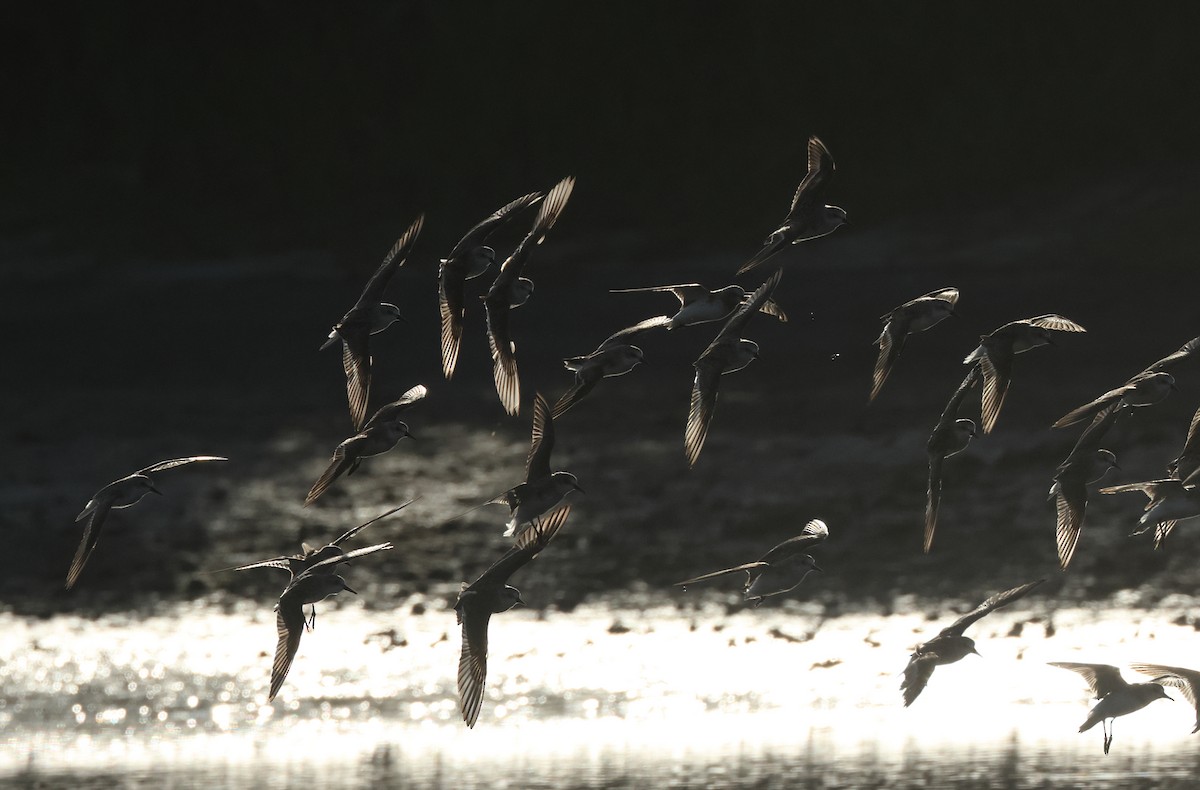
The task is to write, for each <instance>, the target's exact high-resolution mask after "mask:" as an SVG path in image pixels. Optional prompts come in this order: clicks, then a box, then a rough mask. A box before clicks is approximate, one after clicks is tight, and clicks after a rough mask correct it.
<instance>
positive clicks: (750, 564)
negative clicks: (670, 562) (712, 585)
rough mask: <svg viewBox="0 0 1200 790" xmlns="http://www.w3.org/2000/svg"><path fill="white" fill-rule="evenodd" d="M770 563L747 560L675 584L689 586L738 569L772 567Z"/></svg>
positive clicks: (735, 571) (749, 569)
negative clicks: (740, 563)
mask: <svg viewBox="0 0 1200 790" xmlns="http://www.w3.org/2000/svg"><path fill="white" fill-rule="evenodd" d="M770 565H771V563H769V562H762V561H761V560H759V561H757V562H747V563H743V564H742V565H735V566H734V567H732V568H722V569H721V570H719V571H713V572H712V573H706V574H704V575H703V576H693V577H692V578H690V579H684V580H683V581H681V582H675V586H676V587H687V586H688V585H689V584H696V583H697V582H704V581H708V580H709V579H716V578H719V577H721V576H726V575H728V574H730V573H737V572H738V571H752V570H755V569H757V568H767V567H770Z"/></svg>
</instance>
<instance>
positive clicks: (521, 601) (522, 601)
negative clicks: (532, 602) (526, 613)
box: [513, 594, 529, 606]
mask: <svg viewBox="0 0 1200 790" xmlns="http://www.w3.org/2000/svg"><path fill="white" fill-rule="evenodd" d="M513 606H529V604H527V603H525V599H524V598H522V597H521V596H520V595H519V594H518V595H517V602H516V603H515V604H513Z"/></svg>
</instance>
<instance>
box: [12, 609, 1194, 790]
mask: <svg viewBox="0 0 1200 790" xmlns="http://www.w3.org/2000/svg"><path fill="white" fill-rule="evenodd" d="M700 600H703V601H707V602H705V603H692V602H691V601H690V600H689V601H688V604H687V606H686V607H683V608H681V607H680V606H679V605H678V602H677V601H672V600H668V599H667V598H665V597H659V598H657V599H656V598H655V597H654V596H647V597H646V599H645V600H643V601H641V602H640V603H639V604H638V605H636V606H634V605H631V604H629V603H628V602H627V603H625V604H613V605H608V604H590V605H584V606H582V607H579V608H577V609H576V610H575V611H573V612H571V613H570V614H565V613H558V612H546V613H538V612H533V611H520V610H516V611H513V612H510V613H506V614H503V615H499V616H497V617H496V618H495V619H494V620H493V622H492V637H491V647H490V650H491V660H490V666H489V678H488V695H487V701H486V703H485V707H484V711H483V715H482V716H481V718H480V721H479V724H478V725H477V727H476V728H475V729H474V730H468V729H467V728H466V727H465V726H464V725H463V724H462V722H461V720H460V719H459V715H458V710H457V701H456V694H455V688H454V682H455V680H454V678H455V670H456V666H457V658H458V649H459V635H458V631H457V628H456V626H455V623H454V618H453V614H452V613H449V612H447V611H445V610H444V609H442V608H441V605H440V602H437V603H436V604H435V602H433V601H425V600H422V599H419V598H412V599H409V600H408V601H407V602H405V604H404V605H402V606H401V607H399V608H397V609H396V610H395V611H393V612H377V611H368V610H366V609H365V608H364V607H363V606H362V604H361V603H360V602H358V601H354V600H348V601H337V602H327V603H326V604H324V605H322V606H321V608H320V614H319V615H318V620H317V628H316V630H315V631H314V632H312V633H310V634H307V635H306V636H305V637H304V640H303V642H302V643H301V647H300V652H299V655H298V657H297V660H296V663H295V665H294V666H293V668H292V671H291V674H290V675H289V677H288V680H287V683H286V685H285V686H284V689H283V691H282V692H281V694H280V696H279V698H278V699H277V700H276V701H275V702H274V703H273V704H271V703H268V702H267V701H266V690H267V681H268V675H269V670H270V654H271V652H272V651H273V650H274V642H275V634H274V621H273V619H272V617H271V613H270V611H269V610H268V609H266V608H265V607H253V606H251V605H250V604H247V605H246V606H245V607H244V608H242V607H239V608H234V609H232V610H230V608H229V607H223V606H218V605H215V604H214V603H212V602H200V603H194V604H187V605H174V606H171V607H168V608H165V609H163V610H162V611H161V612H159V613H157V614H154V615H151V616H144V617H134V616H131V615H113V616H106V617H102V618H100V619H97V620H87V619H82V618H74V617H66V616H58V617H53V618H49V619H32V618H22V617H17V616H13V615H5V616H3V617H0V661H2V669H0V681H2V684H3V685H2V689H3V698H4V700H5V702H4V704H3V707H2V708H0V724H2V725H3V727H4V740H5V745H4V748H3V750H0V779H2V780H3V781H5V782H22V781H23V782H26V783H28V784H29V785H30V786H38V787H79V786H126V787H143V786H145V787H160V786H161V787H198V786H204V787H214V786H249V785H255V786H261V787H289V786H299V785H302V784H306V783H320V784H322V785H327V786H334V787H340V786H350V787H359V786H361V787H366V786H380V785H385V786H386V785H395V786H400V785H403V786H406V787H456V788H462V787H760V786H779V785H782V784H786V785H789V786H793V785H794V786H804V787H863V786H887V787H907V786H913V787H916V786H948V787H1043V786H1045V787H1071V786H1079V787H1084V786H1095V785H1096V784H1098V783H1101V782H1103V783H1104V785H1105V786H1108V787H1125V786H1129V787H1134V786H1137V787H1147V786H1152V787H1169V786H1187V784H1188V783H1190V782H1191V781H1192V777H1193V776H1194V775H1195V774H1196V772H1197V769H1200V751H1197V743H1198V742H1197V740H1196V737H1195V736H1192V735H1190V734H1189V733H1190V730H1191V728H1192V724H1193V722H1194V711H1193V709H1192V708H1191V706H1190V705H1188V704H1187V702H1186V701H1183V702H1176V703H1167V702H1157V703H1154V704H1153V705H1151V706H1150V707H1148V708H1147V709H1145V710H1143V711H1140V712H1138V713H1135V714H1132V715H1130V716H1127V717H1124V718H1122V719H1120V720H1119V721H1118V722H1117V724H1116V738H1115V741H1114V745H1113V751H1112V754H1111V755H1109V756H1108V757H1105V756H1104V755H1103V754H1102V751H1101V743H1100V741H1101V735H1100V732H1099V730H1098V729H1097V730H1094V731H1089V732H1087V733H1084V734H1077V733H1076V729H1077V727H1078V725H1079V723H1080V722H1081V721H1082V720H1083V718H1084V716H1085V715H1086V711H1087V708H1088V705H1089V701H1088V700H1087V692H1086V689H1085V688H1084V686H1083V683H1082V681H1081V680H1080V679H1079V678H1078V677H1077V676H1075V675H1074V674H1073V673H1069V672H1066V671H1064V670H1061V669H1056V668H1054V667H1049V666H1046V663H1045V662H1047V661H1061V660H1067V661H1105V662H1112V663H1117V664H1120V663H1122V662H1125V661H1152V662H1158V663H1166V664H1183V665H1188V664H1189V663H1190V664H1194V663H1195V661H1194V660H1193V656H1194V650H1195V645H1196V643H1197V640H1198V639H1200V636H1197V634H1196V631H1195V629H1194V628H1193V627H1192V626H1191V625H1189V624H1188V621H1187V618H1186V617H1184V616H1181V613H1182V612H1186V611H1187V610H1189V609H1191V608H1194V603H1195V602H1194V601H1193V600H1191V599H1183V598H1178V599H1169V600H1167V601H1165V602H1164V604H1163V605H1162V606H1160V607H1159V608H1158V609H1156V610H1154V611H1145V610H1141V609H1137V608H1130V607H1127V606H1123V605H1122V601H1121V600H1113V601H1109V602H1106V604H1105V605H1097V606H1095V607H1092V608H1057V609H1055V608H1052V604H1051V603H1050V602H1049V601H1045V600H1043V601H1038V600H1036V599H1030V601H1029V607H1028V609H1026V610H1024V611H1012V612H1007V611H1001V612H998V613H995V614H993V615H991V616H989V617H988V618H986V619H985V620H982V621H980V622H979V623H978V624H977V625H976V626H974V628H973V631H974V635H975V638H976V640H977V642H978V643H979V649H980V652H981V653H982V654H983V657H982V658H975V657H971V658H969V659H966V660H964V661H962V662H960V663H959V664H956V665H952V666H949V667H942V668H939V669H938V671H937V672H936V673H935V675H934V677H933V680H932V681H931V683H930V685H929V687H928V688H927V689H926V691H925V693H924V694H923V695H922V696H921V697H920V698H919V699H918V700H917V702H916V703H915V704H914V705H913V706H912V707H911V708H909V709H905V708H903V707H902V705H901V704H900V699H899V692H898V685H899V673H900V671H901V669H902V668H903V666H904V663H905V661H906V658H907V652H908V650H909V649H910V648H911V647H912V646H913V645H915V644H916V643H917V642H918V641H920V640H922V639H923V638H927V637H928V636H930V635H932V634H933V633H935V632H936V631H937V630H938V629H939V628H940V627H941V624H939V622H938V621H937V620H932V621H931V620H928V619H927V618H926V617H925V616H924V615H922V614H916V613H898V614H893V615H890V616H886V617H882V616H878V615H874V614H848V615H842V616H839V617H835V618H825V617H823V616H822V615H821V610H820V608H819V607H816V606H812V605H807V604H805V603H803V602H799V601H791V602H788V603H787V605H786V606H783V607H780V608H777V609H773V610H759V611H745V610H741V611H735V612H734V613H733V614H726V609H725V607H724V605H719V604H717V603H715V602H713V601H712V600H711V599H700ZM900 603H901V604H903V603H904V602H900ZM689 607H690V608H689ZM910 608H911V607H910ZM900 609H901V611H902V610H903V607H900ZM945 614H946V613H941V617H940V618H939V619H947V618H946V616H945ZM1173 695H1174V696H1176V697H1178V696H1180V695H1179V693H1178V692H1174V694H1173Z"/></svg>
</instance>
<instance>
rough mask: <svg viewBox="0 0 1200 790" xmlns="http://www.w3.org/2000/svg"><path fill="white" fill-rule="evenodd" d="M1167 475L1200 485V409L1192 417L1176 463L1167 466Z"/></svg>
mask: <svg viewBox="0 0 1200 790" xmlns="http://www.w3.org/2000/svg"><path fill="white" fill-rule="evenodd" d="M1167 473H1168V474H1170V475H1171V477H1174V478H1178V479H1180V480H1184V481H1186V482H1187V483H1188V484H1189V485H1191V484H1192V483H1200V477H1198V476H1200V409H1196V413H1195V414H1193V415H1192V422H1191V424H1190V425H1189V426H1188V432H1187V438H1186V439H1184V441H1183V449H1182V450H1180V451H1179V455H1178V457H1176V458H1175V460H1174V461H1172V462H1171V463H1169V464H1167Z"/></svg>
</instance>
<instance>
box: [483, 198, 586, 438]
mask: <svg viewBox="0 0 1200 790" xmlns="http://www.w3.org/2000/svg"><path fill="white" fill-rule="evenodd" d="M574 188H575V179H574V178H572V177H570V176H568V177H566V178H564V179H563V180H562V181H559V182H558V184H556V185H555V186H554V188H553V189H551V190H550V192H549V193H548V194H547V195H546V199H545V200H543V201H542V205H541V208H540V209H539V210H538V214H537V218H535V219H534V221H533V227H532V228H531V229H530V231H529V233H528V234H526V236H525V238H524V239H522V240H521V243H520V244H518V245H517V248H516V249H515V250H513V254H512V255H510V256H509V257H508V260H506V261H505V262H504V264H503V265H502V266H501V267H500V274H499V275H497V276H496V279H495V281H494V282H493V283H492V287H491V289H490V290H489V291H488V292H487V296H485V297H484V299H483V304H484V308H485V309H486V310H487V327H488V344H489V345H490V346H491V349H492V376H493V378H494V379H495V380H496V394H497V395H499V396H500V403H501V404H503V406H504V410H505V411H507V412H508V413H509V414H512V415H514V416H515V415H516V414H517V412H518V411H519V410H520V408H521V383H520V379H519V377H518V375H517V357H516V345H515V344H514V343H513V342H512V338H511V334H510V332H509V326H508V312H509V310H510V309H511V308H514V307H520V306H521V305H523V304H525V301H526V300H527V299H528V298H529V297H530V295H531V294H532V293H533V280H530V279H529V278H527V277H521V276H520V275H521V269H522V267H524V266H525V262H526V261H527V260H528V259H529V255H530V253H531V252H533V248H534V246H536V245H538V244H541V243H542V242H543V241H545V240H546V233H547V232H549V230H550V228H552V227H553V226H554V223H555V222H557V221H558V215H559V214H561V213H562V210H563V209H564V208H566V205H567V200H569V199H570V197H571V190H572V189H574Z"/></svg>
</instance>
